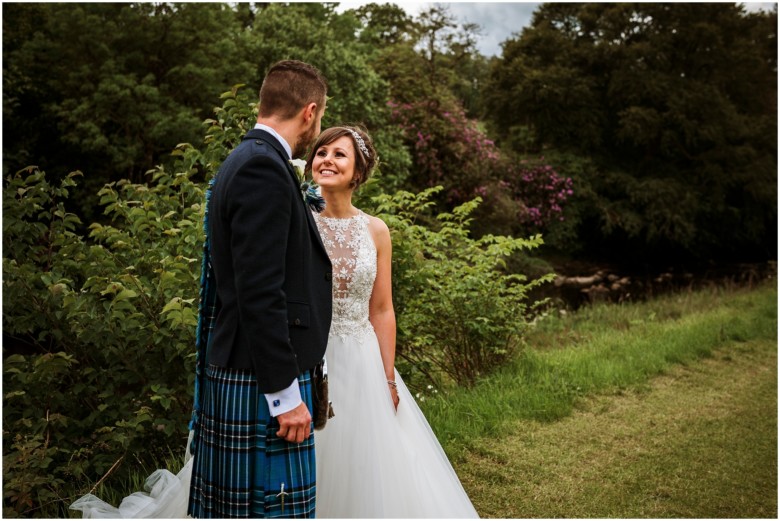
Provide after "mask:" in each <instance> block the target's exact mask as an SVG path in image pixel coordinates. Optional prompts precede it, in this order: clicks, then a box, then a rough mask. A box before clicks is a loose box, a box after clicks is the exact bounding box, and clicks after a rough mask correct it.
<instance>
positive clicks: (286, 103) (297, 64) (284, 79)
mask: <svg viewBox="0 0 780 521" xmlns="http://www.w3.org/2000/svg"><path fill="white" fill-rule="evenodd" d="M327 92H328V84H327V81H326V80H325V77H324V76H323V75H322V73H321V72H320V71H319V70H318V69H317V68H316V67H314V66H313V65H309V64H308V63H304V62H302V61H298V60H283V61H280V62H277V63H275V64H274V65H272V66H271V68H270V69H268V73H267V74H266V75H265V79H264V80H263V85H262V87H260V117H263V118H267V117H271V116H276V117H278V118H280V119H282V120H288V119H292V118H294V117H295V116H296V115H297V114H298V112H300V111H301V109H303V107H305V106H306V105H308V104H309V103H316V104H317V107H318V108H320V109H321V108H322V107H323V106H325V96H326V95H327Z"/></svg>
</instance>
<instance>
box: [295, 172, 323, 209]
mask: <svg viewBox="0 0 780 521" xmlns="http://www.w3.org/2000/svg"><path fill="white" fill-rule="evenodd" d="M290 164H291V165H292V167H293V170H295V173H296V174H297V175H298V181H299V182H300V189H301V196H303V202H304V203H306V204H308V205H309V208H311V209H312V210H314V211H315V212H317V213H319V212H321V211H322V210H324V209H325V199H323V198H322V196H321V195H320V192H319V187H318V186H317V183H315V182H314V180H313V179H312V180H311V181H307V180H306V174H305V173H304V170H305V168H306V161H304V160H302V159H291V160H290Z"/></svg>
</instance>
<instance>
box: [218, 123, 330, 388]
mask: <svg viewBox="0 0 780 521" xmlns="http://www.w3.org/2000/svg"><path fill="white" fill-rule="evenodd" d="M208 212H209V237H210V245H211V263H212V266H213V269H214V276H215V280H216V287H217V319H216V323H215V326H214V331H213V332H212V334H211V336H210V338H209V358H208V361H209V363H211V364H214V365H217V366H220V367H230V368H235V369H253V370H254V372H255V374H256V375H257V381H258V385H259V389H260V391H261V392H263V393H270V392H277V391H281V390H282V389H285V388H287V387H288V386H289V385H290V384H291V383H292V381H293V380H294V379H295V378H296V377H297V376H298V375H299V374H301V373H302V372H304V371H306V370H307V369H311V368H312V367H313V366H315V365H316V364H317V363H318V362H319V361H320V360H322V357H323V355H324V353H325V347H326V346H327V341H328V333H329V331H330V321H331V309H332V295H331V278H332V275H331V264H330V260H329V259H328V255H327V252H326V251H325V248H324V246H323V245H322V241H321V239H320V236H319V232H318V231H317V226H316V224H315V223H314V219H313V218H312V216H311V212H310V211H309V208H308V206H307V205H306V204H304V202H303V198H302V196H301V191H300V188H299V181H298V178H297V176H296V175H295V172H294V170H293V168H292V165H290V163H289V161H288V160H287V154H286V152H285V150H284V148H283V147H282V145H281V143H279V141H278V140H277V139H276V138H274V137H273V136H272V135H271V134H269V133H268V132H265V131H263V130H257V129H255V130H251V131H249V132H248V133H247V134H246V136H245V137H244V139H243V141H242V142H241V144H239V145H238V147H236V149H235V150H233V151H232V152H231V153H230V155H229V156H228V158H227V159H226V160H225V162H224V163H223V164H222V165H221V166H220V169H219V171H218V172H217V177H216V180H215V182H214V187H213V189H212V193H211V198H210V200H209V202H208Z"/></svg>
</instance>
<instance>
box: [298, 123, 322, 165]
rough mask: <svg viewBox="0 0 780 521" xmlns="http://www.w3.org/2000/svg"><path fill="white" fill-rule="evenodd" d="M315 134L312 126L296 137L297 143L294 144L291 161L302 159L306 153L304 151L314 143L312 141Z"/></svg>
mask: <svg viewBox="0 0 780 521" xmlns="http://www.w3.org/2000/svg"><path fill="white" fill-rule="evenodd" d="M315 132H316V130H315V128H314V125H312V126H311V128H309V129H308V130H304V131H303V132H302V133H301V134H300V135H299V136H298V141H297V142H296V143H295V148H294V149H293V154H292V156H293V159H294V158H297V157H303V155H304V154H305V153H306V150H307V149H308V148H309V146H310V145H311V144H312V143H314V139H315V138H316V137H317V136H316V135H315Z"/></svg>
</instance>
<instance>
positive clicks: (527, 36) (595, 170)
mask: <svg viewBox="0 0 780 521" xmlns="http://www.w3.org/2000/svg"><path fill="white" fill-rule="evenodd" d="M776 40H777V31H776V12H775V13H771V14H770V13H754V14H747V13H745V11H744V9H743V8H742V7H740V6H738V5H732V4H557V3H555V4H544V5H542V6H541V7H540V8H539V10H538V11H537V12H536V13H535V15H534V19H533V22H532V26H531V27H530V28H528V29H526V30H525V31H524V32H523V33H522V34H521V35H520V36H519V37H517V38H513V39H511V40H509V41H507V42H505V43H504V49H503V55H502V58H501V60H498V61H496V62H495V63H494V65H493V67H492V69H491V76H490V83H489V86H488V87H487V89H486V92H487V94H486V96H487V97H488V98H489V99H488V102H487V103H488V107H489V113H490V119H491V123H492V125H493V126H494V128H495V129H496V130H497V131H498V132H499V135H500V142H501V143H505V144H507V145H508V146H510V147H512V148H513V149H515V150H518V151H521V152H529V151H531V152H539V151H540V150H542V149H543V148H548V147H549V148H550V149H551V150H552V151H551V150H548V151H547V152H546V154H545V155H546V156H548V157H550V156H551V155H553V154H555V153H556V152H557V153H563V154H574V155H575V156H579V157H581V158H587V157H589V158H591V160H592V162H591V165H590V166H589V167H586V168H584V169H582V170H581V174H582V176H581V177H578V178H577V179H576V182H577V183H578V184H579V185H580V186H579V188H580V189H579V190H578V192H580V193H582V194H585V193H590V194H591V195H590V197H589V198H588V199H580V201H579V203H580V204H582V205H584V206H586V207H587V208H588V209H587V210H586V209H585V208H583V209H582V211H581V212H580V215H581V216H582V218H583V220H582V221H581V223H580V230H581V231H582V234H581V235H582V237H583V238H587V239H588V240H591V241H593V243H594V244H596V243H600V244H603V245H606V246H607V247H609V248H611V249H612V251H613V252H614V253H613V255H615V256H616V257H617V258H620V257H623V258H626V257H625V256H626V255H631V254H632V253H633V254H635V255H636V257H637V258H645V259H648V258H651V259H653V258H654V259H656V260H658V261H664V262H666V261H668V260H674V259H683V258H688V259H691V258H698V259H707V258H712V257H723V258H728V257H734V256H747V257H750V256H759V257H763V258H766V257H767V256H769V257H771V256H773V255H774V253H773V252H774V249H775V248H774V245H775V244H776V215H777V209H776V193H777V192H776V180H777V177H776V174H777V171H776V169H777V161H776V136H777V124H776V111H777V108H776V107H777V105H776V93H777V80H776V70H777V65H776V64H777V54H776V48H774V47H773V46H774V45H775V43H774V42H776ZM586 215H587V217H585V216H586ZM594 228H595V229H596V230H598V232H597V233H596V234H595V236H594V234H593V233H592V232H589V230H593V229H594Z"/></svg>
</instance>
